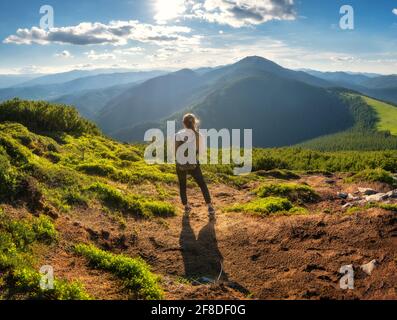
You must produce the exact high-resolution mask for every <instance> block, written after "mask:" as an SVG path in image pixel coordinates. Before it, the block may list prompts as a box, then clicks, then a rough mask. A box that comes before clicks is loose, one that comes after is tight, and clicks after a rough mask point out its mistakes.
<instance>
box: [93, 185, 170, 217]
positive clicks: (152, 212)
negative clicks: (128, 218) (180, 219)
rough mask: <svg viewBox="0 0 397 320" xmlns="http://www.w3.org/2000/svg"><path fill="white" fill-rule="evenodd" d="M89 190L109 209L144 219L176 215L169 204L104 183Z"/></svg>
mask: <svg viewBox="0 0 397 320" xmlns="http://www.w3.org/2000/svg"><path fill="white" fill-rule="evenodd" d="M87 190H88V191H93V192H95V193H96V194H97V195H98V197H99V198H100V199H101V200H102V201H103V203H104V204H105V205H107V206H108V207H110V208H113V209H116V210H120V211H123V212H125V213H127V214H135V215H139V216H142V217H151V216H173V215H175V214H176V211H175V208H174V207H173V206H172V205H171V204H169V203H166V202H162V201H156V200H151V199H146V198H143V197H142V196H137V195H130V194H124V193H122V192H121V191H119V190H117V189H116V188H114V187H111V186H109V185H106V184H103V183H94V184H93V185H91V186H89V187H88V188H87Z"/></svg>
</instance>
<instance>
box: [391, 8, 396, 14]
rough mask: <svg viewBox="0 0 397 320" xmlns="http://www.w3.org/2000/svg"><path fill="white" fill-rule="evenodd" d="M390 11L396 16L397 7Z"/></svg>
mask: <svg viewBox="0 0 397 320" xmlns="http://www.w3.org/2000/svg"><path fill="white" fill-rule="evenodd" d="M392 12H393V13H394V14H395V15H396V16H397V8H395V9H393V11H392Z"/></svg>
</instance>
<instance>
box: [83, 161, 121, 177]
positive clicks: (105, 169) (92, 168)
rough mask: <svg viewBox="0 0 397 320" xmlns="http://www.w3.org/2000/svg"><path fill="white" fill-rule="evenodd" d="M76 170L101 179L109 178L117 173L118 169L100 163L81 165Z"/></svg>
mask: <svg viewBox="0 0 397 320" xmlns="http://www.w3.org/2000/svg"><path fill="white" fill-rule="evenodd" d="M76 169H77V170H79V171H82V172H84V173H87V174H90V175H97V176H101V177H109V176H110V175H112V174H114V173H115V172H116V169H115V168H114V167H112V166H111V165H106V164H99V163H91V164H81V165H79V166H77V168H76Z"/></svg>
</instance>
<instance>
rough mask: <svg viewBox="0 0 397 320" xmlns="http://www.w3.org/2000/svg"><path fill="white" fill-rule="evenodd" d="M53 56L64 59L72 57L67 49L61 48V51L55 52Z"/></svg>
mask: <svg viewBox="0 0 397 320" xmlns="http://www.w3.org/2000/svg"><path fill="white" fill-rule="evenodd" d="M55 56H56V57H60V58H66V59H68V58H73V56H72V54H71V53H70V52H69V51H68V50H63V51H62V52H61V53H56V54H55Z"/></svg>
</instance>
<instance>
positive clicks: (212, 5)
mask: <svg viewBox="0 0 397 320" xmlns="http://www.w3.org/2000/svg"><path fill="white" fill-rule="evenodd" d="M294 1H295V0H198V1H194V0H157V6H156V8H157V10H158V12H157V14H156V16H155V19H156V20H172V19H175V18H177V17H179V16H183V17H185V18H192V19H202V20H206V21H208V22H211V23H219V24H222V25H230V26H232V27H234V28H240V27H245V26H252V25H259V24H262V23H265V22H268V21H271V20H294V19H295V18H296V12H295V9H294Z"/></svg>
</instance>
